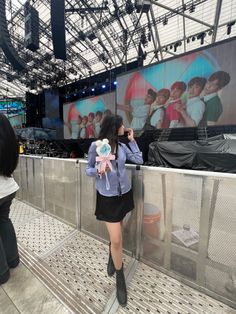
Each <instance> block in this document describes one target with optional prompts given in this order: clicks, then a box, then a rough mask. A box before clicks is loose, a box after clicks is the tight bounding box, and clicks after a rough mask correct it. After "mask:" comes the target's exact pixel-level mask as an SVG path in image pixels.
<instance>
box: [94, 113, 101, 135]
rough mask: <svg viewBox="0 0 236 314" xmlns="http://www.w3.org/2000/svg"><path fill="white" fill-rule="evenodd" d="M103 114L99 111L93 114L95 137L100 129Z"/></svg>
mask: <svg viewBox="0 0 236 314" xmlns="http://www.w3.org/2000/svg"><path fill="white" fill-rule="evenodd" d="M102 116H103V113H102V112H101V111H97V112H96V114H95V123H94V131H95V137H98V135H99V132H100V129H101V122H102Z"/></svg>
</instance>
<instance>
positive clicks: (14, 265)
mask: <svg viewBox="0 0 236 314" xmlns="http://www.w3.org/2000/svg"><path fill="white" fill-rule="evenodd" d="M19 263H20V258H19V256H18V257H17V258H15V259H14V260H13V261H11V262H8V266H9V267H10V268H16V267H17V266H18V265H19Z"/></svg>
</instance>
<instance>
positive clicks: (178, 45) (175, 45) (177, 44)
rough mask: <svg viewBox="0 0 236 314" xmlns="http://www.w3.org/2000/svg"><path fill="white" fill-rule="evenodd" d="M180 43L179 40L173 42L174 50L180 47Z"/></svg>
mask: <svg viewBox="0 0 236 314" xmlns="http://www.w3.org/2000/svg"><path fill="white" fill-rule="evenodd" d="M181 45H182V42H181V41H178V42H177V43H175V44H174V52H176V51H177V48H178V47H180V46H181Z"/></svg>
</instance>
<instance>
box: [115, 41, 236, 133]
mask: <svg viewBox="0 0 236 314" xmlns="http://www.w3.org/2000/svg"><path fill="white" fill-rule="evenodd" d="M235 51H236V40H235V39H233V40H230V41H225V42H223V43H221V44H218V45H214V46H210V47H209V48H205V49H202V50H197V51H194V52H192V53H189V54H186V55H182V56H179V57H176V58H174V59H173V58H172V59H171V60H169V61H165V62H162V63H158V64H154V65H151V66H149V67H145V68H143V69H140V70H138V71H135V72H132V73H128V74H125V75H123V76H120V77H119V78H118V80H117V81H118V83H117V113H118V114H120V115H121V116H123V118H124V123H125V124H126V126H130V127H132V128H133V129H134V130H135V131H136V133H137V134H140V131H144V130H147V129H151V130H152V129H156V128H158V129H159V128H176V127H196V126H199V127H200V126H202V127H205V126H210V125H227V124H236V88H235V86H236V59H235Z"/></svg>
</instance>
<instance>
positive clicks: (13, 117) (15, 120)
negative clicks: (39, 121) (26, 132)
mask: <svg viewBox="0 0 236 314" xmlns="http://www.w3.org/2000/svg"><path fill="white" fill-rule="evenodd" d="M0 113H2V114H4V115H5V116H6V117H8V119H9V121H10V123H11V125H12V126H13V127H14V128H21V127H22V124H23V123H25V105H24V104H23V102H21V101H18V100H2V101H1V100H0Z"/></svg>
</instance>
